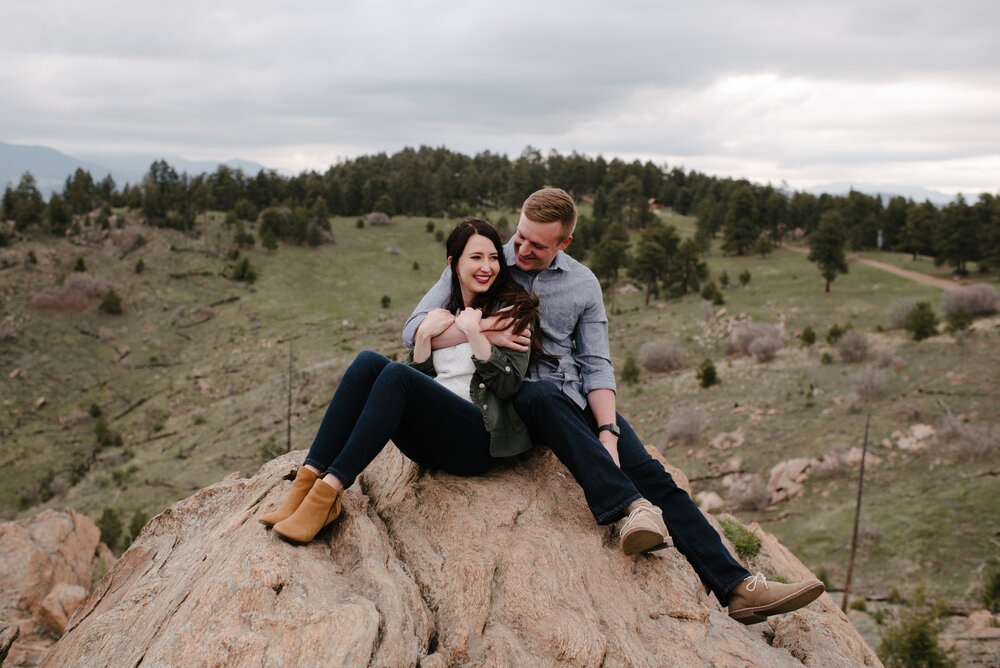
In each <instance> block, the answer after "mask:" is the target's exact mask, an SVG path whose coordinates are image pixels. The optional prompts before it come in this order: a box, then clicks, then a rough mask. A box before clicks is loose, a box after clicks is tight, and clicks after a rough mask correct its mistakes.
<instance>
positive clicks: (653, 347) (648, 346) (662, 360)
mask: <svg viewBox="0 0 1000 668" xmlns="http://www.w3.org/2000/svg"><path fill="white" fill-rule="evenodd" d="M684 357H685V355H684V349H683V348H681V347H680V346H674V345H670V344H668V343H659V342H657V341H647V342H646V343H644V344H642V346H640V348H639V364H641V365H642V368H643V369H645V370H646V371H654V372H664V371H676V370H678V369H680V368H682V367H683V366H684Z"/></svg>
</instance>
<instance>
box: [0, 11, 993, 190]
mask: <svg viewBox="0 0 1000 668" xmlns="http://www.w3.org/2000/svg"><path fill="white" fill-rule="evenodd" d="M3 11H4V15H5V17H6V18H7V19H8V20H9V23H8V25H10V26H15V29H13V30H8V31H7V33H6V34H5V36H4V41H3V42H2V43H0V89H2V90H3V91H4V98H5V104H4V105H3V106H2V108H0V128H2V131H0V132H2V133H3V135H4V136H2V137H0V139H3V140H5V141H12V142H19V143H46V144H49V145H52V146H54V147H55V148H59V149H61V150H66V151H69V152H73V151H90V152H98V151H107V150H115V151H123V150H129V149H130V148H131V149H132V150H135V151H140V150H141V151H146V150H149V149H154V150H164V151H165V152H166V151H169V152H170V153H174V154H187V155H190V156H191V157H197V158H205V157H216V158H227V157H234V156H239V157H245V158H251V159H263V158H265V157H266V158H268V159H272V160H275V161H277V162H278V163H279V166H282V167H289V168H294V169H299V168H304V167H319V165H317V164H307V163H310V161H316V160H323V159H326V160H331V159H333V154H337V155H344V154H345V153H346V154H350V153H351V152H369V151H380V150H386V151H395V150H398V149H399V148H402V147H403V146H405V145H411V146H416V145H420V144H430V145H446V146H448V147H450V148H453V149H455V150H464V151H469V152H474V151H479V150H486V149H489V150H493V151H495V152H507V153H513V154H517V153H519V152H520V149H521V147H523V146H524V145H525V144H527V143H531V144H533V145H535V146H538V147H540V148H542V149H543V150H547V149H548V148H556V149H558V150H560V151H561V152H569V151H572V150H579V151H583V152H589V153H597V152H602V153H604V154H606V155H615V154H642V155H655V156H661V157H666V156H672V159H676V158H677V157H680V158H681V159H683V160H684V161H685V162H686V163H687V164H688V166H689V167H695V166H696V164H695V163H697V162H698V161H700V160H703V159H704V160H706V161H710V160H712V159H716V158H724V159H726V160H739V159H741V158H742V159H744V160H747V161H755V162H756V163H758V164H759V163H761V162H769V163H771V164H772V165H773V166H774V170H775V174H774V176H775V180H777V179H778V178H779V177H780V178H785V177H787V176H791V177H794V175H795V172H796V170H799V169H801V168H803V167H806V166H812V165H816V164H827V163H829V164H835V165H849V164H851V163H864V164H868V163H877V162H879V161H888V162H892V163H894V164H895V163H905V162H907V161H920V162H927V161H935V160H937V161H945V160H952V161H954V160H973V159H977V158H983V157H989V156H994V157H996V156H998V155H1000V147H998V146H997V142H998V141H1000V140H998V139H997V138H998V137H1000V132H997V121H996V119H997V118H998V117H1000V102H998V99H997V95H998V90H1000V81H998V77H1000V55H998V54H1000V47H998V45H997V40H996V39H995V35H996V34H997V28H1000V3H995V2H992V1H976V2H974V1H971V0H966V1H960V2H957V3H951V4H949V5H948V8H947V9H945V8H944V6H942V5H941V4H940V3H931V2H926V1H920V2H880V3H877V4H873V3H866V2H844V3H812V2H801V1H798V2H792V1H790V0H789V1H779V0H774V1H770V2H760V3H745V2H736V1H725V2H708V3H663V2H646V1H643V2H629V3H616V4H615V5H614V6H609V5H608V4H607V3H598V2H592V1H589V0H588V1H584V2H573V3H570V2H544V1H535V2H508V3H502V4H501V3H491V4H486V3H475V2H456V1H451V0H434V1H431V2H426V3H419V4H417V3H403V2H389V1H382V2H364V1H361V0H357V1H354V2H337V3H329V2H311V1H304V2H296V3H294V4H291V5H286V6H277V5H275V4H274V3H270V2H263V1H261V0H251V1H249V2H240V3H235V2H225V3H203V2H202V3H196V2H192V1H191V0H176V1H175V2H172V3H164V4H162V5H157V6H156V9H155V11H153V10H151V9H150V8H149V7H148V6H144V5H137V4H136V3H134V2H124V0H107V1H104V2H101V3H96V4H93V3H92V4H89V5H88V4H86V3H84V4H81V3H76V2H69V0H37V1H35V2H26V1H23V0H14V1H13V2H10V3H6V4H5V7H4V10H3ZM741 77H743V78H749V79H748V80H749V81H750V82H751V83H753V82H756V83H757V85H756V87H754V86H753V85H751V86H750V87H749V88H746V89H743V88H741V87H740V81H741ZM880 87H887V89H889V90H892V91H897V92H898V94H899V95H904V94H905V95H909V96H912V99H913V104H911V105H908V104H907V101H906V100H898V104H897V103H896V102H894V101H893V100H892V99H889V98H887V97H885V98H883V96H880V95H879V93H878V91H879V89H880ZM852 90H853V91H855V92H856V95H857V98H856V99H852V97H851V91H852ZM921 90H930V91H943V92H944V93H946V94H951V95H957V96H958V97H959V98H960V99H959V100H956V101H955V103H954V104H951V105H949V104H946V103H943V102H942V101H941V100H928V99H927V93H921V92H920V91H921ZM873 98H874V99H875V100H876V101H877V102H879V104H878V105H873V104H872V102H871V100H872V99H873ZM945 102H946V101H945ZM918 105H928V106H929V107H930V108H929V109H928V110H927V111H926V112H925V111H922V110H921V109H920V108H919V107H918ZM824 110H828V111H829V113H823V112H824ZM881 110H886V111H887V112H888V116H887V114H886V113H883V112H882V111H881ZM893 115H894V117H893ZM306 154H308V156H309V157H305V156H306ZM297 156H298V157H297ZM994 162H996V161H994ZM964 171H966V172H968V170H967V169H966V170H964ZM801 173H804V172H801ZM920 177H921V178H927V172H926V170H925V171H922V172H921V176H920ZM946 180H947V179H945V178H944V177H942V178H941V181H942V182H943V181H946ZM998 182H1000V173H990V174H984V175H983V178H982V179H981V182H979V183H976V184H975V187H982V185H983V184H984V183H986V184H988V183H994V184H996V183H998ZM927 185H938V184H927ZM990 188H991V189H995V188H996V185H993V186H990Z"/></svg>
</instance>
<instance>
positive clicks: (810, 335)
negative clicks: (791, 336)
mask: <svg viewBox="0 0 1000 668" xmlns="http://www.w3.org/2000/svg"><path fill="white" fill-rule="evenodd" d="M800 338H801V340H802V345H803V346H811V345H813V344H814V343H816V332H814V331H813V328H812V327H809V326H806V328H805V329H803V330H802V335H801V337H800Z"/></svg>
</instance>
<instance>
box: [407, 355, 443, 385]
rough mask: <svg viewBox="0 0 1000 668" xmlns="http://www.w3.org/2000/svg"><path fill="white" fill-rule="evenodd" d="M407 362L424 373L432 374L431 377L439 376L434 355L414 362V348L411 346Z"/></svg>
mask: <svg viewBox="0 0 1000 668" xmlns="http://www.w3.org/2000/svg"><path fill="white" fill-rule="evenodd" d="M406 363H407V364H408V365H409V366H412V367H413V368H414V369H416V370H417V371H419V372H420V373H422V374H425V375H427V376H430V377H431V378H435V377H437V371H436V370H435V369H434V358H433V357H428V358H427V359H425V360H424V361H423V362H414V361H413V348H410V350H409V352H407V353H406Z"/></svg>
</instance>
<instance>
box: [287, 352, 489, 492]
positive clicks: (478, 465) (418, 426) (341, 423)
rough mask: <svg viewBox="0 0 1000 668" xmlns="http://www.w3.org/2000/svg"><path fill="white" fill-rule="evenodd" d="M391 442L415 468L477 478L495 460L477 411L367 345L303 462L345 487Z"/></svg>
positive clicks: (339, 389)
mask: <svg viewBox="0 0 1000 668" xmlns="http://www.w3.org/2000/svg"><path fill="white" fill-rule="evenodd" d="M390 439H392V442H393V443H395V444H396V447H397V448H399V449H400V451H402V453H403V454H404V455H406V456H407V457H409V458H410V459H412V460H413V461H415V462H417V463H418V464H420V465H421V466H425V467H427V468H431V469H440V470H442V471H446V472H448V473H453V474H456V475H476V474H479V473H483V472H484V471H486V470H488V469H489V468H490V467H491V466H492V465H493V463H494V462H495V461H496V460H494V459H493V458H492V457H491V456H490V434H489V432H488V431H486V427H485V426H484V425H483V416H482V414H481V413H480V412H479V409H478V408H477V407H476V406H475V405H474V404H473V403H472V402H470V401H468V400H467V399H463V398H462V397H460V396H458V395H457V394H455V393H454V392H452V391H451V390H448V389H446V388H445V387H443V386H442V385H440V384H439V383H438V382H437V381H435V380H434V379H433V378H431V377H429V376H427V375H424V374H423V373H421V372H419V371H417V370H416V369H414V368H412V367H410V366H407V365H406V364H400V363H398V362H393V361H391V360H390V359H389V358H387V357H385V356H383V355H380V354H378V353H376V352H373V351H371V350H365V351H362V352H361V353H360V354H359V355H358V356H357V357H356V358H355V359H354V362H352V363H351V366H350V367H348V369H347V371H346V372H344V377H343V379H342V380H341V381H340V384H339V385H338V386H337V391H336V392H335V393H334V395H333V400H332V401H331V402H330V406H329V407H328V408H327V409H326V415H324V416H323V422H322V424H320V427H319V431H317V432H316V438H315V439H314V440H313V444H312V447H311V448H309V454H308V455H307V456H306V459H305V462H303V464H310V465H312V466H315V467H316V468H317V469H319V470H320V471H322V472H326V473H332V474H333V475H335V476H336V477H337V478H338V479H339V480H340V482H341V483H343V485H344V487H345V488H347V487H350V486H351V485H352V484H353V483H354V480H355V478H357V476H358V475H359V474H360V473H361V472H362V471H363V470H364V469H365V467H366V466H368V464H370V463H371V462H372V460H373V459H375V457H376V455H378V453H379V452H381V451H382V448H384V447H385V445H386V443H387V442H388V441H389V440H390Z"/></svg>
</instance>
